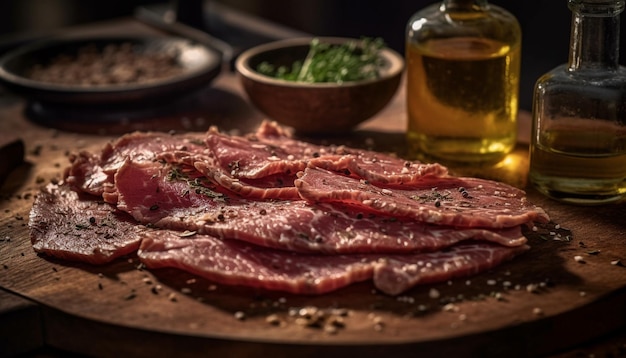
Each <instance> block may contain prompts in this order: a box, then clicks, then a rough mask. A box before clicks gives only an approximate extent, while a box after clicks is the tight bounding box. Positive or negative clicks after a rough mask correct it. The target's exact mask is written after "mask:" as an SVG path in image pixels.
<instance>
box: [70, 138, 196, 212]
mask: <svg viewBox="0 0 626 358" xmlns="http://www.w3.org/2000/svg"><path fill="white" fill-rule="evenodd" d="M203 138H204V137H203V136H202V135H200V134H185V135H173V134H167V133H160V132H148V133H143V132H135V133H130V134H126V135H124V136H121V137H120V138H119V139H117V140H116V141H115V142H113V143H107V144H106V146H105V147H104V148H103V149H102V151H101V152H100V153H99V154H98V155H96V154H92V153H90V152H87V151H82V152H80V153H78V154H77V155H73V156H71V157H70V161H71V162H72V164H71V166H70V167H69V168H68V170H67V171H66V173H65V177H66V179H65V180H66V181H67V182H68V183H69V184H70V186H72V188H74V189H75V190H78V191H83V192H85V193H89V194H93V195H98V196H100V195H103V193H105V192H106V191H107V189H106V187H107V186H110V185H112V184H113V176H114V175H115V172H116V171H117V169H118V168H119V167H120V166H121V165H122V164H123V163H124V162H125V161H126V159H127V158H130V159H132V160H134V161H137V162H149V161H154V160H156V158H157V156H158V155H159V153H162V152H166V151H171V150H194V151H197V152H202V151H203V150H205V148H204V144H203ZM110 201H112V202H115V200H114V198H113V199H111V200H110Z"/></svg>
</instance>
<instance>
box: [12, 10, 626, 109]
mask: <svg viewBox="0 0 626 358" xmlns="http://www.w3.org/2000/svg"><path fill="white" fill-rule="evenodd" d="M179 1H194V0H179ZM209 1H212V2H213V1H216V2H219V3H222V4H225V5H228V6H229V7H232V8H235V9H237V10H240V11H242V12H244V13H249V14H255V15H258V16H260V17H262V18H265V19H268V20H271V21H273V22H276V23H280V24H283V25H286V26H288V27H291V28H294V29H297V30H301V31H304V32H307V33H311V34H314V35H320V36H324V35H326V36H350V37H360V36H371V37H376V36H380V37H382V38H383V39H384V40H385V41H386V42H387V44H388V45H389V46H390V47H392V48H394V49H396V50H397V51H399V52H401V53H403V52H404V34H405V26H406V24H407V22H408V20H409V18H410V17H411V15H412V14H413V13H415V12H416V11H418V10H419V9H421V8H423V7H425V6H427V5H429V4H431V3H433V2H434V1H433V0H430V1H428V0H360V1H356V0H297V1H295V0H209ZM492 3H493V4H497V5H500V6H502V7H504V8H505V9H507V10H509V11H510V12H511V13H513V14H514V15H515V16H516V17H517V18H518V20H519V22H520V25H521V27H522V33H523V41H522V81H521V85H520V107H521V108H524V109H530V106H531V100H532V91H533V86H534V82H535V81H536V79H537V78H538V77H539V76H540V75H541V74H543V73H544V72H546V71H548V70H550V69H552V68H553V67H555V66H557V65H558V64H561V63H564V62H567V56H568V48H569V34H570V22H571V13H570V11H569V9H568V8H567V0H544V1H540V0H523V1H511V0H497V1H496V0H493V1H492ZM153 4H160V5H163V6H166V7H167V6H172V7H173V6H174V5H175V4H176V2H175V1H173V0H172V1H169V2H168V1H167V0H166V1H150V0H90V1H84V0H2V1H0V41H4V40H6V39H7V38H12V37H15V35H16V34H17V35H24V34H33V33H34V34H37V33H45V32H49V31H52V30H55V29H59V28H62V27H66V26H70V25H78V24H85V23H89V22H92V21H100V20H107V19H111V18H116V17H121V16H133V14H134V11H135V9H136V8H137V7H138V6H151V5H153ZM205 5H206V2H205ZM205 7H206V6H205ZM625 22H626V21H622V25H624V23H625ZM622 27H623V26H622ZM622 32H623V31H622ZM622 42H624V39H622ZM622 47H623V46H622ZM623 57H624V56H622V58H621V60H620V62H622V63H623V62H624V59H623Z"/></svg>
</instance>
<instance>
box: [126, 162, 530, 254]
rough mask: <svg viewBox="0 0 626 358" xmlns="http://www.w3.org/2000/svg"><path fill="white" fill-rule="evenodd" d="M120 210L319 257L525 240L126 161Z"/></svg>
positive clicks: (512, 233) (510, 233)
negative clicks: (261, 192)
mask: <svg viewBox="0 0 626 358" xmlns="http://www.w3.org/2000/svg"><path fill="white" fill-rule="evenodd" d="M116 185H117V187H118V191H119V199H120V201H119V203H118V205H117V207H118V208H119V209H120V210H123V211H125V212H128V213H130V214H131V215H132V216H133V217H134V218H135V219H136V220H137V221H139V222H141V223H143V224H150V225H151V226H154V227H161V228H167V229H173V230H179V231H185V230H186V231H192V232H198V233H201V234H209V235H213V236H218V237H221V238H230V239H238V240H242V241H247V242H251V243H254V244H257V245H259V246H266V247H272V248H278V249H284V250H292V251H300V252H321V253H354V252H411V251H434V250H438V249H441V248H444V247H448V246H450V245H453V244H455V243H457V242H460V241H465V240H470V239H473V240H484V241H492V242H496V243H498V244H500V245H504V246H520V245H523V244H525V243H526V238H525V237H524V236H523V235H522V232H521V228H520V227H512V228H507V229H482V228H467V229H459V228H455V227H449V226H440V225H429V224H424V223H420V222H416V221H414V220H408V219H397V218H394V217H390V216H385V215H364V214H363V213H362V212H359V211H356V210H354V209H351V208H348V207H341V206H336V205H332V206H330V205H319V206H316V205H312V204H310V203H307V202H305V201H304V200H282V201H270V200H250V199H245V198H241V197H239V196H236V195H232V193H229V192H227V191H225V190H224V188H222V187H221V186H216V185H214V184H212V183H211V182H208V181H206V178H204V177H200V178H191V177H189V176H188V175H187V174H185V173H184V172H182V171H181V170H180V169H178V168H176V167H171V166H167V165H162V164H159V163H135V162H132V161H127V162H126V164H125V165H123V166H122V167H121V168H120V169H119V171H118V173H117V175H116Z"/></svg>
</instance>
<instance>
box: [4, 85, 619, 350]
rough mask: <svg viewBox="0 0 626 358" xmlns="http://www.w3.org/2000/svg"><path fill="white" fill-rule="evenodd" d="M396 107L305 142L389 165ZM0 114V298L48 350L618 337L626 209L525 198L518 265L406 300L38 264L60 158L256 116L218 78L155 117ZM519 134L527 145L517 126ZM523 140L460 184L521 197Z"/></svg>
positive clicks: (128, 264) (562, 342)
mask: <svg viewBox="0 0 626 358" xmlns="http://www.w3.org/2000/svg"><path fill="white" fill-rule="evenodd" d="M403 95H404V93H403V91H402V90H400V91H399V93H398V95H397V96H396V98H394V100H393V102H392V103H391V104H390V106H389V107H387V108H386V109H385V110H384V111H383V112H382V113H380V114H379V115H377V116H376V117H375V118H373V119H372V120H370V121H368V122H366V123H364V124H363V125H362V126H361V127H360V128H359V130H358V131H356V132H355V133H353V134H351V135H350V136H348V137H342V138H340V137H336V138H309V140H312V141H323V142H328V143H330V142H337V143H346V144H350V145H355V146H359V145H362V146H368V147H372V148H374V149H379V150H385V151H387V150H394V151H397V152H399V153H401V154H402V153H403V152H402V150H403V149H402V148H403V134H402V131H403V128H404V121H405V118H404V98H403ZM4 102H6V103H3V105H2V107H1V108H0V131H1V132H7V133H9V132H10V133H13V134H16V135H18V136H19V137H20V138H21V139H22V140H23V141H24V143H25V145H26V156H25V163H24V164H23V165H21V166H20V167H18V168H17V169H16V170H14V171H13V172H12V173H11V174H10V175H9V176H8V177H7V179H6V181H5V183H4V185H3V186H2V188H1V191H0V195H1V197H0V213H1V214H0V287H1V288H2V289H3V290H4V291H5V292H7V293H11V294H16V295H19V296H22V297H24V298H25V299H27V300H29V302H33V303H35V304H37V306H38V307H39V308H40V315H41V317H40V324H41V330H42V331H43V337H44V340H45V344H46V345H48V346H50V347H56V348H60V349H63V350H66V351H71V352H78V353H81V354H87V355H95V356H111V355H120V354H121V355H125V356H137V357H150V356H151V357H154V356H168V355H173V354H180V353H181V352H184V355H185V356H207V355H210V356H225V355H226V354H228V355H229V356H244V357H245V356H269V354H274V355H276V356H280V357H282V356H288V355H289V356H303V357H313V356H315V357H318V356H319V355H320V354H324V355H325V356H328V357H334V356H337V357H339V356H345V355H348V354H358V355H359V356H362V357H370V356H379V355H381V354H384V355H385V356H390V355H393V354H397V355H398V356H408V355H411V354H414V353H416V352H419V355H420V356H424V357H429V356H433V357H434V356H446V355H448V356H455V357H456V356H481V357H488V356H493V357H496V356H497V357H500V356H519V357H526V356H538V355H546V354H552V353H555V352H558V351H560V350H563V349H566V348H568V347H572V346H574V345H577V344H580V343H581V342H584V341H587V340H590V339H593V338H595V337H598V336H600V335H603V334H606V333H608V332H610V331H613V330H615V329H616V328H619V327H622V326H624V324H625V323H626V267H625V266H624V263H626V221H625V220H624V218H625V217H626V206H625V205H624V204H621V205H611V206H601V207H575V206H569V205H563V204H559V203H556V202H553V201H551V200H549V199H547V198H544V197H542V196H541V195H539V194H537V193H535V192H534V191H533V190H530V189H528V195H529V198H530V199H531V201H533V202H535V203H536V204H539V205H540V206H542V207H543V208H544V209H545V210H546V211H547V212H548V214H549V215H551V217H552V219H553V223H552V224H550V225H547V226H546V227H544V228H541V229H540V232H538V233H533V232H531V233H529V244H530V245H531V247H532V248H531V250H530V251H529V252H527V253H526V254H524V255H522V256H520V257H518V258H516V259H515V260H514V261H512V262H509V263H506V264H504V265H502V266H501V267H499V268H497V269H495V270H493V271H490V272H487V273H484V274H481V275H477V276H474V277H471V278H467V279H458V280H452V281H449V282H444V283H441V284H434V285H426V286H418V287H415V288H414V289H412V290H410V291H409V292H407V293H406V294H403V295H401V296H399V297H390V296H386V295H383V294H381V293H379V292H377V291H375V290H374V288H373V286H372V285H371V283H369V282H365V283H361V284H355V285H352V286H350V287H347V288H344V289H341V290H339V291H336V292H334V293H330V294H326V295H322V296H298V295H292V294H285V293H281V292H268V291H260V290H255V289H250V288H245V287H231V286H225V285H215V284H214V283H212V282H209V281H207V280H204V279H201V278H197V277H194V276H193V275H190V274H187V273H185V272H181V271H177V270H173V269H171V270H170V269H161V270H150V271H148V270H145V269H143V268H142V267H141V266H140V265H139V262H138V260H137V259H136V258H135V257H132V256H131V257H128V258H125V259H120V260H117V261H115V262H113V263H111V264H107V265H104V266H91V265H87V264H80V263H70V262H63V261H59V260H56V259H51V258H47V257H42V256H39V255H37V254H36V253H35V252H34V251H33V249H32V247H31V243H30V239H29V234H28V228H27V222H28V215H29V211H30V208H31V205H32V202H33V198H34V197H35V196H36V195H37V193H38V192H39V190H40V188H42V187H43V186H45V185H46V184H48V183H50V182H55V181H59V180H61V179H62V173H63V169H64V168H65V167H66V166H67V165H68V159H67V156H68V154H69V153H71V152H74V151H77V150H80V149H94V150H97V149H98V148H100V147H101V146H102V145H103V144H104V143H106V141H108V140H111V139H112V138H114V137H115V136H117V135H119V134H121V133H124V132H128V131H132V130H164V131H169V130H176V131H187V130H193V131H204V130H206V129H207V128H208V127H209V126H210V125H218V126H219V127H220V128H221V129H223V130H227V131H230V130H233V131H238V132H247V131H250V130H252V129H254V128H255V126H256V125H258V123H259V122H260V120H261V119H262V116H260V115H259V113H258V112H256V111H255V110H254V109H253V108H252V107H250V105H249V104H248V103H247V101H246V99H245V96H243V95H242V94H241V90H240V88H239V85H238V82H237V80H236V78H235V77H234V76H233V75H231V74H229V73H225V74H224V75H222V76H221V77H219V78H218V79H217V81H216V82H215V84H214V85H213V86H211V87H210V88H208V89H207V90H206V91H203V92H202V93H199V94H198V95H196V96H195V97H194V98H191V99H188V100H186V101H185V102H183V103H178V104H175V105H173V106H169V107H167V108H165V107H160V106H159V105H158V104H155V106H154V107H153V109H154V111H153V112H152V113H146V112H142V115H141V116H140V115H137V116H135V117H133V116H132V115H127V114H128V113H126V114H125V113H115V111H114V110H113V109H112V110H111V113H108V114H107V118H94V113H90V112H88V111H87V112H81V111H80V110H77V109H72V108H56V109H55V108H53V109H44V108H39V109H38V108H36V106H32V105H30V104H26V103H24V102H23V101H20V100H15V101H4ZM144 110H145V108H144ZM131 114H132V113H131ZM111 118H113V119H111ZM520 123H521V126H522V128H523V131H524V133H526V132H525V131H526V129H527V126H528V118H527V117H526V118H524V117H522V120H521V122H520ZM522 134H523V133H522ZM521 139H522V140H521V143H520V145H519V147H518V148H517V150H516V151H515V152H514V153H513V154H512V155H511V156H510V157H509V158H508V160H507V161H506V162H504V163H502V164H500V165H497V166H494V167H490V168H479V169H477V168H471V169H470V168H465V169H463V170H461V169H459V170H458V172H459V173H463V174H472V175H479V176H484V177H488V178H496V179H499V180H503V181H507V182H510V183H512V184H514V185H517V186H521V187H524V186H526V181H525V177H526V172H527V166H528V160H527V148H526V145H525V144H524V140H523V139H524V138H523V136H522V138H521ZM557 224H558V225H559V226H556V225H557ZM551 232H554V234H560V236H558V235H552V234H551ZM555 238H557V239H555ZM576 256H581V257H582V259H583V260H582V261H577V260H575V259H574V258H575V257H576ZM0 292H1V291H0ZM0 297H1V296H0ZM306 307H315V308H316V309H317V310H319V311H320V312H322V313H323V315H322V316H323V318H324V319H325V320H326V321H325V322H327V323H328V324H324V323H323V322H322V323H321V324H308V325H307V324H303V323H302V320H299V319H298V318H299V316H298V312H299V310H300V309H302V308H306ZM333 322H334V323H333ZM15 339H24V340H26V339H33V338H32V337H22V336H20V335H17V337H15ZM235 354H238V355H235Z"/></svg>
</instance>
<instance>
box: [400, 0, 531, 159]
mask: <svg viewBox="0 0 626 358" xmlns="http://www.w3.org/2000/svg"><path fill="white" fill-rule="evenodd" d="M521 36H522V35H521V30H520V26H519V23H518V22H517V19H516V18H515V17H514V16H513V15H512V14H510V13H509V12H507V11H506V10H504V9H502V8H501V7H498V6H495V5H492V4H489V3H488V2H487V1H486V0H443V1H442V2H440V3H436V4H433V5H431V6H429V7H426V8H424V9H422V10H420V11H418V12H417V13H416V14H414V15H413V16H412V17H411V19H410V20H409V22H408V25H407V29H406V51H405V52H406V66H407V92H406V95H407V97H406V102H407V113H408V128H407V141H408V146H409V152H410V154H411V155H413V156H415V157H416V158H419V159H425V160H430V161H433V160H434V161H441V162H444V163H448V164H452V163H457V164H476V163H489V162H497V161H499V160H501V159H502V158H504V157H505V156H506V154H508V153H509V152H510V151H511V150H512V149H513V148H514V146H515V143H516V139H517V111H518V94H519V73H520V58H521Z"/></svg>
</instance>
